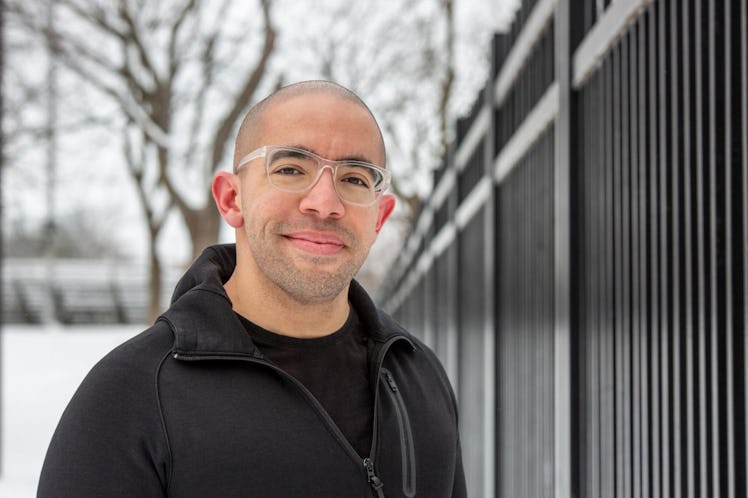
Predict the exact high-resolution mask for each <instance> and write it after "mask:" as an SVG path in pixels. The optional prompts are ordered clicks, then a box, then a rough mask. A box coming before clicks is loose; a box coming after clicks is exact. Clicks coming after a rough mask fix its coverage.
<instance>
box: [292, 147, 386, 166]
mask: <svg viewBox="0 0 748 498" xmlns="http://www.w3.org/2000/svg"><path fill="white" fill-rule="evenodd" d="M283 147H293V148H294V149H300V150H304V151H307V152H311V153H312V154H314V155H315V156H319V157H323V158H325V159H330V158H327V157H324V156H323V155H322V154H318V153H317V152H316V151H313V150H312V149H310V148H309V147H306V146H304V145H301V144H288V145H284V146H283ZM330 160H331V161H358V162H361V163H367V164H371V165H374V166H378V167H380V168H381V167H382V166H379V165H378V164H377V163H375V162H374V161H372V160H371V159H369V158H367V157H365V156H355V155H354V156H348V157H341V158H339V159H330Z"/></svg>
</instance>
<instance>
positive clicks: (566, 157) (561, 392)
mask: <svg viewBox="0 0 748 498" xmlns="http://www.w3.org/2000/svg"><path fill="white" fill-rule="evenodd" d="M571 13H572V6H571V0H559V2H558V5H557V8H556V20H555V23H556V24H555V26H554V34H555V40H554V41H555V51H554V53H555V57H556V59H555V66H556V67H555V69H556V83H557V84H558V87H559V92H558V94H559V103H558V115H557V117H556V123H555V125H554V134H555V136H554V146H553V149H554V161H553V165H554V166H553V199H554V201H553V219H554V224H553V225H554V226H553V247H554V250H553V254H554V258H553V281H554V297H553V316H554V333H553V352H554V353H553V364H554V371H553V379H554V400H553V409H554V427H555V430H554V496H555V497H556V498H566V497H570V496H571V456H572V452H571V437H570V432H571V430H570V429H571V427H572V424H571V363H570V361H571V299H570V296H571V290H572V289H571V237H570V234H571V225H570V223H571V220H570V213H571V199H570V191H571V182H570V166H569V163H570V159H571V141H572V140H573V139H574V137H573V136H572V134H571V123H572V107H571V29H572V27H571Z"/></svg>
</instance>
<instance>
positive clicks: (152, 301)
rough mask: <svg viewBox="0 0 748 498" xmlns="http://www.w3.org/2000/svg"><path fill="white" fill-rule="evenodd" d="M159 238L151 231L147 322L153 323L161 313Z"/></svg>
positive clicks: (161, 285)
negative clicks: (157, 247)
mask: <svg viewBox="0 0 748 498" xmlns="http://www.w3.org/2000/svg"><path fill="white" fill-rule="evenodd" d="M157 240H158V237H157V234H156V233H151V234H150V236H149V241H148V253H149V254H148V266H149V268H148V277H149V278H148V316H147V318H146V323H149V324H151V323H153V322H155V321H156V318H158V316H159V315H160V314H161V312H162V307H161V289H162V287H163V284H162V281H161V260H160V259H159V257H158V251H157V250H156V246H157V244H156V242H157Z"/></svg>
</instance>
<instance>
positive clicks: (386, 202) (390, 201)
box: [375, 194, 395, 233]
mask: <svg viewBox="0 0 748 498" xmlns="http://www.w3.org/2000/svg"><path fill="white" fill-rule="evenodd" d="M394 210H395V196H394V195H392V194H385V195H383V196H382V198H381V199H379V213H378V215H377V226H376V228H375V230H376V232H377V233H379V231H380V230H381V229H382V227H383V226H384V222H385V221H387V218H389V217H390V215H391V214H392V211H394Z"/></svg>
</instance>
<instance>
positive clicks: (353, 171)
mask: <svg viewBox="0 0 748 498" xmlns="http://www.w3.org/2000/svg"><path fill="white" fill-rule="evenodd" d="M365 169H366V168H362V167H355V166H353V167H347V168H345V169H343V170H341V171H340V173H339V176H340V181H341V182H343V183H346V184H348V185H352V186H356V187H362V188H366V189H371V188H372V186H373V185H375V184H376V181H375V180H374V178H373V176H372V174H370V173H369V172H368V171H365Z"/></svg>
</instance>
